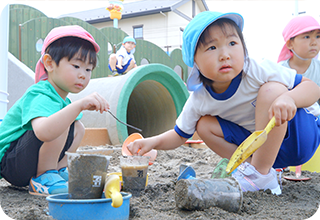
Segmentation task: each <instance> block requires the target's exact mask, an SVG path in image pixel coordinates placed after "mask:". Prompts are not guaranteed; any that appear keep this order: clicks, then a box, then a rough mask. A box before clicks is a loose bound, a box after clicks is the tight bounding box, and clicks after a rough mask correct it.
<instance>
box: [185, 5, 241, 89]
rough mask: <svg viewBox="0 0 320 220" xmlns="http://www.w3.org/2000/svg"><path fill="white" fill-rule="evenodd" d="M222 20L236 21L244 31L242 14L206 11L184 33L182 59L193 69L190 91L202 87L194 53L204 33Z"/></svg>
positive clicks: (189, 85)
mask: <svg viewBox="0 0 320 220" xmlns="http://www.w3.org/2000/svg"><path fill="white" fill-rule="evenodd" d="M220 18H228V19H230V20H232V21H234V22H235V23H236V24H237V25H238V27H239V28H240V30H241V31H242V30H243V18H242V16H241V15H240V14H237V13H221V12H214V11H204V12H201V13H199V14H197V15H196V16H195V17H194V18H193V19H192V20H191V21H190V23H189V24H188V25H187V27H186V28H185V29H184V31H183V44H182V58H183V61H184V62H185V64H187V65H188V66H189V67H193V69H192V71H191V73H190V75H189V78H188V80H187V87H188V90H190V91H195V90H197V89H198V88H199V87H200V86H202V83H201V82H200V79H199V70H198V68H197V67H196V66H195V67H194V53H195V51H196V46H197V44H198V40H199V38H200V36H201V34H202V33H203V31H204V30H205V29H206V28H207V27H208V26H209V25H210V24H212V23H213V22H215V21H216V20H218V19H220Z"/></svg>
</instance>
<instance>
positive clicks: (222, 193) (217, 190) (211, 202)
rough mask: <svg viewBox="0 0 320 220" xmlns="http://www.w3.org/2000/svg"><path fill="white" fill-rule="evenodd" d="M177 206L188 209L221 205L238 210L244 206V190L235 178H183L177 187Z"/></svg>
mask: <svg viewBox="0 0 320 220" xmlns="http://www.w3.org/2000/svg"><path fill="white" fill-rule="evenodd" d="M175 200H176V206H177V207H178V208H180V209H186V210H204V209H208V208H210V207H214V206H215V207H219V208H222V209H224V210H226V211H229V212H238V211H239V210H240V208H241V206H242V190H241V188H240V185H239V183H238V182H237V181H236V180H235V179H234V178H232V177H231V178H224V179H182V180H179V181H178V182H177V184H176V188H175Z"/></svg>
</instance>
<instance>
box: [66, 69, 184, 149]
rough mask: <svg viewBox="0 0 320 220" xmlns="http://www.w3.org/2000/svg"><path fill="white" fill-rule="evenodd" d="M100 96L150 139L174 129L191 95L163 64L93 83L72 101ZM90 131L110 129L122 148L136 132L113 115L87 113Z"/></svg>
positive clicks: (74, 95)
mask: <svg viewBox="0 0 320 220" xmlns="http://www.w3.org/2000/svg"><path fill="white" fill-rule="evenodd" d="M93 92H98V93H99V94H100V95H102V96H103V97H104V98H105V99H106V100H107V101H108V102H109V104H110V111H111V112H112V113H113V114H114V115H116V117H117V118H118V119H119V120H121V121H123V122H125V123H127V124H130V125H133V126H135V127H137V128H140V129H142V132H141V134H142V135H143V137H150V136H153V135H157V134H160V133H162V132H164V131H167V130H169V129H172V128H173V127H174V125H175V121H176V118H177V116H178V115H179V114H180V112H181V111H182V108H183V106H184V103H185V102H186V100H187V98H188V97H189V92H188V90H187V88H186V86H185V84H184V82H183V81H182V80H181V78H180V77H179V76H178V75H177V74H176V73H175V72H174V71H173V70H172V69H171V68H169V67H167V66H165V65H162V64H148V65H143V66H139V67H137V68H135V69H133V70H131V71H129V72H128V73H127V74H126V75H123V76H116V77H104V78H97V79H91V80H90V83H89V84H88V86H87V88H86V89H84V90H83V91H82V92H80V93H78V94H70V96H69V97H70V99H71V100H72V101H75V100H78V99H80V98H83V97H85V96H87V95H89V94H91V93H93ZM81 121H82V122H83V124H84V126H85V127H86V128H107V129H108V133H109V138H110V141H111V143H112V144H113V145H116V144H121V143H123V141H124V140H125V139H126V138H127V137H128V135H130V134H131V133H134V132H137V131H136V130H134V129H132V128H130V127H127V126H125V125H123V124H121V123H120V122H118V121H117V120H115V119H114V118H113V117H112V116H111V115H110V114H109V113H103V114H100V113H98V112H95V111H84V112H83V117H82V119H81Z"/></svg>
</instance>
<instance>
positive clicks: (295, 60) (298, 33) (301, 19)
mask: <svg viewBox="0 0 320 220" xmlns="http://www.w3.org/2000/svg"><path fill="white" fill-rule="evenodd" d="M282 36H283V39H284V41H285V42H286V43H285V45H284V46H283V48H282V50H281V52H280V55H279V58H278V63H279V64H281V65H283V66H285V67H288V68H292V69H295V70H296V71H297V73H298V74H302V75H303V76H304V77H307V78H309V79H311V80H312V81H314V82H315V83H317V85H318V86H320V61H319V60H317V59H314V58H315V57H316V56H317V55H318V53H319V50H320V25H319V23H318V22H317V21H316V19H314V18H313V17H311V16H308V15H305V16H298V17H295V18H293V19H292V20H291V21H290V22H289V23H288V24H287V26H286V27H285V28H284V30H283V32H282Z"/></svg>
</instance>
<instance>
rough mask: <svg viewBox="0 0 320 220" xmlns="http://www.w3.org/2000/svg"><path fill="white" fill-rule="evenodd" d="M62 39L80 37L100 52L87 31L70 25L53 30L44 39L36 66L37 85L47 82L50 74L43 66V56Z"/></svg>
mask: <svg viewBox="0 0 320 220" xmlns="http://www.w3.org/2000/svg"><path fill="white" fill-rule="evenodd" d="M62 37H79V38H82V39H84V40H87V41H89V42H90V43H92V44H93V46H94V49H95V51H96V52H97V53H98V52H99V50H100V47H99V45H98V44H97V43H96V41H95V40H94V38H93V37H92V35H91V34H90V33H89V32H87V31H86V30H85V29H83V28H82V27H80V26H78V25H69V26H61V27H56V28H53V29H52V30H51V31H50V32H49V33H48V35H47V37H46V38H45V39H44V43H43V46H42V50H41V57H40V59H39V61H38V63H37V65H36V71H35V79H34V80H35V83H37V82H39V81H40V80H47V79H48V74H47V73H46V71H45V69H44V65H43V61H42V58H43V55H44V54H45V51H46V49H47V47H48V46H49V45H50V44H51V43H52V42H54V41H56V40H58V39H60V38H62Z"/></svg>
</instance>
